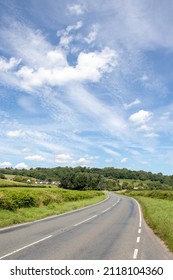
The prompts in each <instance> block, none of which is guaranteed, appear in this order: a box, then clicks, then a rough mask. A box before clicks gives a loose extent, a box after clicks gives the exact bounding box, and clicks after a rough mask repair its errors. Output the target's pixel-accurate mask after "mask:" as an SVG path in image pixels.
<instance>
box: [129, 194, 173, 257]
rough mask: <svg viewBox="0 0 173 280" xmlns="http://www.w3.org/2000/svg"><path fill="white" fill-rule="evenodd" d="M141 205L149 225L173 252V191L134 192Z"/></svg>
mask: <svg viewBox="0 0 173 280" xmlns="http://www.w3.org/2000/svg"><path fill="white" fill-rule="evenodd" d="M128 195H130V196H133V197H134V198H135V199H136V200H138V202H139V203H140V205H141V207H142V211H143V215H144V218H145V220H146V222H147V224H148V225H149V226H150V227H151V228H152V229H153V231H154V232H155V234H156V235H158V236H159V237H160V238H161V239H162V240H163V241H164V242H165V244H166V245H167V246H168V248H169V249H170V251H172V252H173V192H172V191H160V190H157V191H132V192H130V193H129V194H128Z"/></svg>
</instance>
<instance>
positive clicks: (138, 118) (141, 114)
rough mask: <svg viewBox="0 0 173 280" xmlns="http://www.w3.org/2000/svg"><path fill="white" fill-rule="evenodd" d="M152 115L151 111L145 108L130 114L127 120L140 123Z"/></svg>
mask: <svg viewBox="0 0 173 280" xmlns="http://www.w3.org/2000/svg"><path fill="white" fill-rule="evenodd" d="M151 117H152V113H151V112H149V111H145V110H140V111H138V112H137V113H134V114H132V115H131V116H130V117H129V120H130V121H131V122H133V123H136V124H141V123H145V122H147V121H149V120H150V119H151Z"/></svg>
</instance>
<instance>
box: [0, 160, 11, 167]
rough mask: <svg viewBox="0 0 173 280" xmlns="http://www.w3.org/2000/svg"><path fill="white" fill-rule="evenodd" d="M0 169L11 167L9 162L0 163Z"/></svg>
mask: <svg viewBox="0 0 173 280" xmlns="http://www.w3.org/2000/svg"><path fill="white" fill-rule="evenodd" d="M0 167H2V168H6V167H12V164H11V162H9V161H4V162H0Z"/></svg>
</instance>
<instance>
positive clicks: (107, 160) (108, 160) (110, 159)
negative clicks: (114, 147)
mask: <svg viewBox="0 0 173 280" xmlns="http://www.w3.org/2000/svg"><path fill="white" fill-rule="evenodd" d="M105 162H113V159H112V158H107V159H106V160H105Z"/></svg>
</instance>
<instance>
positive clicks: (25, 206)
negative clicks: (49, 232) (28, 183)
mask: <svg viewBox="0 0 173 280" xmlns="http://www.w3.org/2000/svg"><path fill="white" fill-rule="evenodd" d="M104 198H106V194H104V193H103V192H100V191H93V190H91V191H75V190H73V191H72V190H64V189H60V188H55V187H54V188H23V187H20V188H18V187H16V188H15V187H11V188H10V187H8V188H6V187H5V188H1V189H0V217H1V219H0V227H5V226H9V225H13V224H18V223H23V222H28V221H33V220H37V219H40V218H44V217H47V216H51V215H57V214H61V213H64V212H67V211H71V210H74V209H77V208H81V207H85V206H88V205H90V204H94V203H97V202H99V201H101V200H103V199H104Z"/></svg>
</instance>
